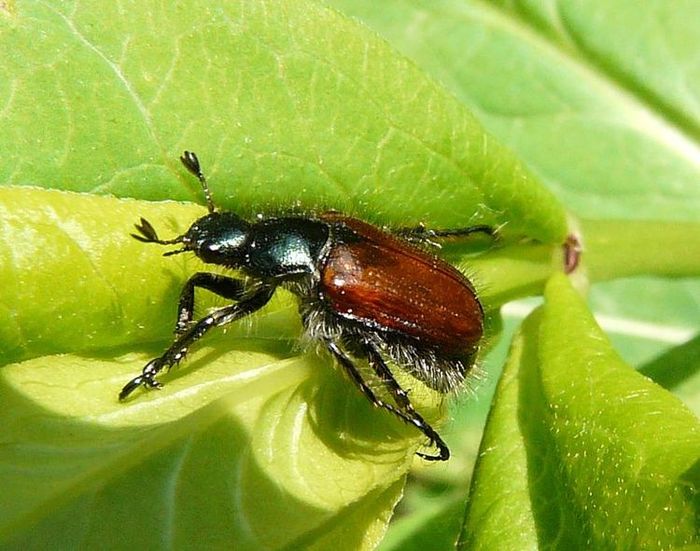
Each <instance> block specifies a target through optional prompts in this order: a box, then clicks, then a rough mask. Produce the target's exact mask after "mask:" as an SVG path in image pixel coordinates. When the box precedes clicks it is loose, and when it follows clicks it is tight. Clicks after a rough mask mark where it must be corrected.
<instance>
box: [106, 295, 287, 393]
mask: <svg viewBox="0 0 700 551" xmlns="http://www.w3.org/2000/svg"><path fill="white" fill-rule="evenodd" d="M274 292H275V288H274V286H271V285H261V286H260V287H259V288H258V289H257V290H256V291H254V292H253V293H252V294H251V295H250V296H249V297H247V298H246V299H245V300H242V301H241V302H238V303H236V304H232V305H230V306H224V307H223V308H219V309H218V310H215V311H214V312H212V313H211V314H209V315H207V316H205V317H203V318H202V319H201V320H199V321H198V322H197V323H195V324H194V325H192V326H190V327H189V328H188V329H187V330H186V331H185V332H183V333H182V334H181V335H179V336H178V337H177V338H176V339H175V342H173V344H171V345H170V347H169V348H168V349H167V350H166V351H165V353H164V354H163V355H162V356H160V357H158V358H155V359H153V360H151V361H150V362H148V363H147V364H146V366H145V367H144V368H143V371H142V372H141V375H139V376H138V377H134V378H133V379H131V381H129V382H128V383H127V384H126V385H124V388H122V391H121V392H120V393H119V400H120V401H121V400H125V399H126V398H127V397H128V396H129V395H130V394H131V393H132V392H133V391H134V390H136V389H137V388H138V387H140V386H142V387H144V388H145V389H147V390H151V389H154V388H160V387H161V386H163V385H162V384H161V383H159V382H158V381H156V376H157V375H158V373H160V372H161V371H162V370H163V369H165V368H170V367H172V366H174V365H176V364H177V363H179V362H180V361H182V359H183V358H184V357H185V355H186V354H187V351H188V349H189V347H190V346H192V344H193V343H194V342H196V341H198V340H199V339H201V338H202V336H204V334H205V333H207V332H208V331H209V330H210V329H212V328H213V327H221V326H222V325H228V324H229V323H232V322H234V321H236V320H238V319H241V318H243V317H245V316H247V315H249V314H252V313H253V312H255V311H256V310H259V309H260V308H262V307H263V306H265V305H266V304H267V303H268V302H269V300H270V298H271V297H272V295H273V293H274Z"/></svg>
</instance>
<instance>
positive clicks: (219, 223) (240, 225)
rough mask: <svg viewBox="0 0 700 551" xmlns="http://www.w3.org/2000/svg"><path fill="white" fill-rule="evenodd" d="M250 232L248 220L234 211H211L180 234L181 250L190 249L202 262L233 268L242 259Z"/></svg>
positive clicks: (239, 263) (240, 262)
mask: <svg viewBox="0 0 700 551" xmlns="http://www.w3.org/2000/svg"><path fill="white" fill-rule="evenodd" d="M249 232H250V224H249V223H248V222H246V221H245V220H243V219H242V218H241V217H239V216H237V215H235V214H234V213H232V212H212V213H210V214H207V215H206V216H202V218H200V219H199V220H197V221H196V222H195V223H194V224H192V226H190V229H189V230H187V232H186V233H185V234H184V235H183V236H181V240H180V243H182V246H183V248H182V252H184V251H192V252H193V253H194V254H196V255H197V256H198V257H199V258H201V259H202V260H203V261H204V262H208V263H210V264H220V265H222V266H228V267H229V268H235V267H238V266H240V265H241V264H242V262H243V259H244V256H245V251H246V250H247V247H248V238H249ZM178 252H180V251H178Z"/></svg>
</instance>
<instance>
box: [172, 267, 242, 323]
mask: <svg viewBox="0 0 700 551" xmlns="http://www.w3.org/2000/svg"><path fill="white" fill-rule="evenodd" d="M197 287H199V288H201V289H206V290H207V291H211V292H212V293H214V294H216V295H219V296H221V297H223V298H226V299H229V300H232V301H236V302H238V301H239V300H241V298H243V295H244V294H245V283H244V282H243V281H242V280H240V279H234V278H232V277H226V276H223V275H219V274H212V273H209V272H198V273H196V274H194V275H193V276H192V277H191V278H190V279H188V280H187V283H185V286H184V287H183V288H182V292H181V293H180V302H179V303H178V306H177V323H176V325H175V334H176V335H182V334H183V333H184V332H185V331H186V330H187V328H188V327H189V326H190V324H191V323H192V318H193V316H194V292H195V288H197Z"/></svg>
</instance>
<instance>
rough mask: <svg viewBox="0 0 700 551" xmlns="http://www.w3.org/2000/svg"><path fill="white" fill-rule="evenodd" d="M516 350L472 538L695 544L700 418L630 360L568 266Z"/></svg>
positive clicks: (582, 544) (472, 510) (486, 457)
mask: <svg viewBox="0 0 700 551" xmlns="http://www.w3.org/2000/svg"><path fill="white" fill-rule="evenodd" d="M545 299H546V303H545V306H544V307H543V308H542V310H541V311H539V312H536V313H535V314H534V315H533V316H532V317H531V318H529V319H528V320H527V322H526V323H525V325H524V326H523V329H522V331H521V332H520V334H519V336H518V338H517V339H516V341H515V343H514V345H513V348H512V350H511V356H510V359H509V361H508V364H507V366H506V370H505V372H504V376H503V378H502V380H501V382H500V384H499V391H498V397H497V400H496V402H495V404H494V406H493V409H492V412H491V414H490V417H489V422H488V426H487V431H486V434H485V436H484V440H483V442H482V446H481V454H480V459H479V462H478V464H477V469H476V472H475V478H474V481H473V485H472V492H471V500H470V507H469V511H468V514H467V517H466V521H465V525H464V533H463V537H462V544H463V547H465V548H468V549H500V548H518V549H520V548H527V547H535V546H538V547H547V546H551V545H556V546H558V547H568V548H592V549H607V548H620V547H623V548H637V549H644V548H659V547H661V548H676V547H679V546H682V545H689V544H692V543H696V544H697V543H698V539H697V532H696V525H695V519H696V515H697V514H698V510H697V491H698V485H700V478H699V473H698V470H697V465H698V463H697V461H698V457H700V424H699V423H698V420H697V418H696V417H695V416H694V415H693V414H692V413H691V412H690V411H688V409H687V408H686V407H685V406H684V405H683V404H682V403H681V402H680V401H679V400H678V399H677V398H675V397H674V396H673V395H671V394H669V393H668V392H666V391H665V390H663V389H661V388H660V387H658V386H657V385H655V384H654V383H652V382H651V381H649V380H648V379H646V378H645V377H644V376H642V375H640V374H638V373H637V372H635V371H634V370H633V369H631V368H630V367H628V366H627V365H625V364H624V362H623V361H622V360H621V359H620V357H619V356H618V355H617V354H616V353H615V352H614V351H613V349H612V348H611V347H610V345H609V343H608V342H607V339H606V338H605V336H604V334H603V333H602V332H601V331H600V329H599V328H598V327H597V325H596V324H595V321H594V320H593V318H592V316H591V315H590V314H589V313H588V312H587V310H586V308H585V306H584V304H583V302H582V301H581V299H580V297H578V296H577V293H576V291H574V290H573V288H572V287H571V286H570V284H569V283H568V281H567V280H566V279H565V278H564V277H563V276H554V277H553V278H552V280H551V281H550V283H549V284H548V286H547V289H546V293H545Z"/></svg>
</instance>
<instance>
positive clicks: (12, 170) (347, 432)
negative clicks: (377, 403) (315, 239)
mask: <svg viewBox="0 0 700 551" xmlns="http://www.w3.org/2000/svg"><path fill="white" fill-rule="evenodd" d="M2 9H5V11H4V12H2V19H1V20H0V49H2V51H3V52H9V53H10V55H6V56H2V59H0V95H2V97H3V99H4V101H3V102H2V105H3V108H2V109H0V122H1V123H2V124H0V149H2V151H3V155H2V156H0V182H2V184H3V186H4V187H3V188H2V189H1V190H0V224H1V225H2V227H1V228H0V229H1V230H2V231H1V232H0V238H1V239H2V240H3V241H2V243H3V244H2V246H0V278H2V281H3V290H2V301H1V304H2V306H1V307H0V315H1V316H2V320H3V323H2V324H0V327H2V329H0V349H1V350H2V356H1V357H0V363H1V364H2V365H3V368H2V370H0V402H1V403H2V404H3V408H2V410H1V411H0V426H3V445H2V446H1V447H0V465H2V467H1V468H0V486H2V487H3V489H4V491H5V497H6V499H4V500H3V501H2V505H1V506H0V508H1V509H0V519H2V520H1V521H0V541H2V545H7V546H15V547H46V546H52V547H64V548H71V547H112V546H126V545H131V546H138V547H149V548H171V547H182V546H185V545H186V544H187V543H188V542H191V538H192V534H199V535H200V538H199V539H198V541H201V542H202V545H203V546H208V547H211V546H213V547H220V546H224V545H227V544H230V542H236V548H237V549H246V548H249V549H259V548H260V547H269V548H283V547H288V548H299V547H303V548H319V549H324V548H328V545H329V542H333V545H334V547H338V548H339V549H342V548H347V549H370V548H372V547H374V546H375V545H376V543H377V542H378V541H379V539H380V538H381V536H382V535H383V532H384V530H385V529H386V525H387V523H388V519H389V517H390V516H391V512H392V510H393V507H394V505H395V503H396V501H397V500H398V498H399V496H400V494H401V491H402V488H403V481H404V478H405V474H406V472H407V470H408V468H409V466H410V464H411V462H412V460H413V452H414V451H415V449H416V447H417V446H418V445H419V444H420V443H421V442H422V439H421V438H420V435H419V434H417V432H416V431H415V430H414V429H412V428H411V427H408V426H405V425H404V424H402V423H401V422H400V421H397V420H396V419H394V418H392V417H391V416H390V415H388V414H387V413H384V412H377V411H375V410H373V409H372V407H371V406H370V405H369V404H368V403H367V401H366V400H365V399H364V398H363V397H362V396H361V395H359V393H357V392H356V391H355V389H354V388H352V387H350V386H349V385H348V384H347V382H346V381H345V380H343V379H342V378H341V377H339V376H338V375H337V374H335V373H334V372H333V371H332V370H331V369H330V368H329V366H328V365H326V364H327V363H328V362H327V361H319V360H316V359H315V358H316V356H315V355H313V354H309V355H305V354H300V352H299V351H298V349H296V348H295V342H296V338H297V336H298V334H299V322H298V315H297V314H296V312H295V311H294V305H293V301H291V300H290V297H289V295H285V294H284V293H280V294H279V296H278V297H277V299H276V302H275V303H273V304H271V305H270V307H269V308H268V309H266V311H264V312H262V313H261V315H260V316H258V317H256V319H255V323H254V327H253V329H251V328H250V327H249V326H247V325H245V324H239V325H237V326H236V327H235V328H233V329H232V331H231V332H229V334H228V335H227V337H226V341H225V342H224V341H222V340H221V339H218V340H217V338H216V337H212V338H209V339H207V340H206V342H205V343H203V346H202V347H200V348H198V351H197V352H196V353H194V354H193V356H192V357H191V358H190V359H189V361H188V362H187V364H186V365H183V366H182V368H181V369H179V370H177V371H174V372H173V373H172V374H169V375H168V377H167V387H166V389H165V391H164V392H162V393H152V394H149V395H147V396H139V398H138V400H134V401H133V402H130V403H129V404H119V403H118V402H117V400H116V393H117V391H118V390H119V388H120V387H121V386H122V385H123V384H124V383H125V382H126V381H127V380H128V379H129V378H130V377H133V376H134V375H135V374H136V373H138V372H139V371H140V369H141V368H142V367H143V365H144V364H145V362H146V361H147V360H148V359H149V358H152V357H154V355H156V354H158V353H159V352H160V351H162V349H163V347H164V346H165V345H166V342H167V340H168V338H169V335H170V333H171V330H172V325H173V321H174V320H173V316H174V307H175V304H176V303H177V295H178V293H179V291H180V289H181V286H182V283H183V281H184V279H185V278H186V277H187V276H188V275H189V274H192V273H194V272H196V271H197V270H199V269H201V264H200V263H198V262H196V261H194V260H193V259H191V258H186V257H185V255H179V256H177V257H168V258H163V257H162V253H163V249H162V248H161V247H158V246H154V245H147V244H143V243H138V242H136V241H134V240H133V239H131V238H130V237H129V235H128V234H129V233H130V232H131V231H133V224H134V223H135V222H136V221H138V219H139V217H140V216H143V217H145V218H147V219H149V220H150V221H151V222H152V223H153V224H154V226H155V227H156V228H157V229H158V231H159V232H160V233H161V235H163V236H172V235H177V234H179V233H180V232H182V231H183V230H184V229H185V228H186V227H187V226H188V225H189V224H190V223H191V222H192V221H193V220H194V219H195V218H196V217H197V216H200V215H201V214H202V213H203V212H204V211H203V209H202V208H201V207H197V206H195V205H191V204H189V205H188V204H181V203H163V204H160V203H147V202H144V201H134V200H117V199H114V198H112V197H103V196H102V195H109V194H111V195H116V196H118V197H134V198H140V199H197V200H201V191H200V190H199V188H198V186H197V184H196V182H195V181H193V180H194V179H193V178H192V177H191V175H189V174H188V173H187V172H186V171H185V170H184V169H183V168H182V167H181V166H180V165H179V163H178V161H177V156H178V155H179V154H180V153H181V152H182V150H184V149H191V150H195V151H196V152H197V153H198V154H199V156H200V158H201V160H202V162H203V165H204V170H205V171H206V173H207V176H208V179H209V181H210V183H211V187H212V190H213V193H214V197H215V201H216V202H217V205H220V206H223V207H230V208H235V209H236V210H238V211H239V212H241V213H243V214H246V215H252V214H254V213H257V212H259V211H260V210H271V211H273V212H274V211H275V210H280V209H284V208H286V207H287V206H291V207H293V208H296V209H301V210H310V209H314V210H315V209H321V208H327V207H329V206H332V207H335V208H339V209H342V210H345V211H348V212H351V213H356V214H358V215H363V216H365V217H367V218H369V219H372V220H374V221H376V222H379V223H382V224H384V223H386V224H401V225H415V224H417V223H419V222H425V223H426V224H429V225H433V226H440V227H449V226H455V225H459V226H464V225H468V224H471V223H487V224H492V225H503V224H506V225H507V227H506V233H508V234H509V235H510V234H513V235H516V236H523V235H524V236H529V237H532V238H536V239H538V240H540V241H541V242H543V243H550V244H552V245H550V246H553V247H557V246H558V244H559V243H561V242H562V240H563V239H564V236H565V233H566V223H565V217H564V212H563V209H562V208H561V206H560V205H559V204H558V202H557V201H556V200H555V199H554V198H553V196H552V195H551V194H550V193H549V192H547V191H546V190H545V189H544V188H543V187H541V186H540V185H539V184H538V182H537V181H536V180H535V179H534V178H533V177H532V176H531V175H530V174H529V173H528V172H527V171H526V170H525V169H523V167H522V166H521V165H520V163H519V162H518V161H517V160H516V159H515V158H514V157H513V156H512V155H511V154H510V153H509V152H508V151H507V150H505V149H504V148H503V147H501V146H499V145H498V144H497V143H496V142H495V141H494V140H492V139H491V138H490V137H489V136H488V135H487V134H485V133H484V132H483V130H482V129H481V127H480V125H479V124H478V123H477V122H476V121H475V119H474V118H473V117H472V116H471V115H470V114H469V113H468V112H467V111H466V110H465V109H464V107H463V106H462V105H461V104H460V103H459V102H458V101H456V100H455V99H454V98H453V97H452V96H451V95H450V94H448V93H446V92H445V91H444V90H443V89H442V88H441V87H440V86H438V85H437V84H436V83H434V82H433V81H431V80H430V79H428V78H426V77H425V76H424V75H423V74H422V72H421V71H420V70H418V69H417V68H416V67H415V66H414V65H413V64H412V63H411V62H409V61H408V60H406V59H404V58H402V57H401V56H400V55H397V54H396V53H395V52H394V51H393V50H392V49H391V48H390V47H388V46H387V45H386V44H385V43H384V42H383V41H382V40H380V39H378V38H377V37H375V36H374V35H372V34H371V33H369V32H368V31H367V30H366V29H365V28H363V27H362V26H360V25H358V24H356V23H354V22H352V21H350V20H347V19H346V18H344V17H342V16H340V15H339V14H337V13H335V12H333V11H330V10H327V9H325V8H322V7H320V6H318V5H317V4H314V3H310V2H296V3H293V4H284V3H278V2H260V1H245V2H238V3H222V4H218V3H211V2H186V3H184V4H183V3H180V4H178V5H177V6H176V7H173V8H172V9H168V10H164V9H163V7H162V5H161V4H158V3H155V2H140V3H132V4H119V5H116V4H114V3H108V2H102V3H99V4H98V5H95V4H92V5H84V4H78V3H70V2H69V3H63V4H42V3H36V2H18V3H16V4H12V5H11V6H9V7H8V6H3V7H0V10H2ZM106 22H108V24H107V25H106V24H105V23H106ZM154 22H157V23H154ZM32 186H39V187H41V188H45V189H37V187H32ZM56 190H64V191H63V192H58V191H56ZM65 190H69V191H81V192H90V194H85V193H66V192H65ZM542 246H545V245H542ZM207 305H209V303H207V302H206V301H205V303H204V304H203V307H206V306H207ZM252 336H254V338H253V337H252ZM224 351H226V352H224ZM412 390H414V392H413V393H412V394H411V396H412V399H413V400H414V402H415V403H416V405H417V407H418V408H419V409H420V410H421V411H422V412H424V414H425V415H426V418H428V419H430V420H431V421H432V420H434V421H437V420H438V419H439V418H440V416H441V413H440V407H439V406H440V401H439V400H438V399H437V398H436V397H435V396H434V395H432V394H428V393H422V392H421V391H420V389H418V388H414V389H412ZM66 526H70V529H68V530H67V529H66ZM338 541H342V542H343V543H342V544H338V543H337V542H338Z"/></svg>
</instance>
